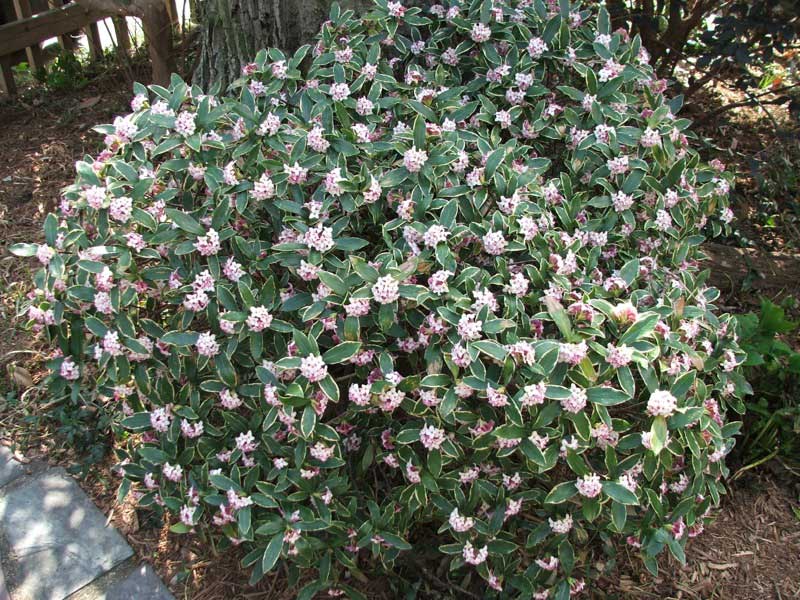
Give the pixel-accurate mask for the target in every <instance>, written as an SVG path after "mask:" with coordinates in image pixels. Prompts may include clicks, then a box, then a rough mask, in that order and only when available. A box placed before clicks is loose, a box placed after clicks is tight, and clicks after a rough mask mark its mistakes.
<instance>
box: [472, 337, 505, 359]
mask: <svg viewBox="0 0 800 600" xmlns="http://www.w3.org/2000/svg"><path fill="white" fill-rule="evenodd" d="M472 346H473V347H474V348H477V349H478V350H480V351H481V352H483V353H484V354H488V355H489V356H491V357H492V358H494V359H496V360H500V361H502V360H505V359H506V355H507V354H508V353H507V352H506V349H505V348H503V347H502V346H501V345H500V344H498V343H497V342H494V341H492V340H478V341H477V342H472Z"/></svg>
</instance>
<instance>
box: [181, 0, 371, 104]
mask: <svg viewBox="0 0 800 600" xmlns="http://www.w3.org/2000/svg"><path fill="white" fill-rule="evenodd" d="M331 4H332V0H197V1H196V2H194V5H193V7H192V10H193V15H194V19H195V21H196V22H197V23H198V24H199V25H200V31H201V33H200V51H199V57H198V61H197V65H196V67H195V69H194V75H193V81H194V83H196V84H198V85H199V86H201V87H202V88H203V89H209V88H210V86H211V85H212V84H218V85H219V86H220V88H219V89H220V90H224V89H225V88H226V87H227V86H228V84H230V83H231V82H232V81H233V80H234V79H236V78H237V77H239V75H240V73H241V69H242V66H243V65H245V64H247V63H249V62H251V61H252V60H253V58H254V57H255V55H256V53H257V52H258V51H259V50H260V49H262V48H269V47H277V48H280V49H281V50H285V51H288V52H294V50H296V49H297V48H298V47H300V46H302V45H303V44H306V43H308V42H310V41H311V40H312V39H313V37H314V35H315V34H316V33H317V32H318V31H319V27H320V25H321V24H322V22H323V21H324V20H325V19H326V18H327V16H328V12H329V10H330V5H331ZM340 4H341V5H342V8H343V9H346V8H356V9H358V8H363V7H365V6H367V5H368V4H369V2H368V0H346V1H344V2H340Z"/></svg>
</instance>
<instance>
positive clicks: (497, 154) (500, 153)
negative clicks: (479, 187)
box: [484, 148, 506, 181]
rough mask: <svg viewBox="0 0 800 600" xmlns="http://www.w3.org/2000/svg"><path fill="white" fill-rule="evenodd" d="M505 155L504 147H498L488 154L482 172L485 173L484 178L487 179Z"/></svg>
mask: <svg viewBox="0 0 800 600" xmlns="http://www.w3.org/2000/svg"><path fill="white" fill-rule="evenodd" d="M505 155H506V149H505V148H498V149H497V150H495V151H494V152H492V153H491V154H490V155H489V158H487V159H486V166H485V170H484V174H485V175H486V180H487V181H489V180H490V179H491V178H492V176H493V175H494V172H495V171H496V170H497V167H499V166H500V163H502V162H503V158H504V157H505Z"/></svg>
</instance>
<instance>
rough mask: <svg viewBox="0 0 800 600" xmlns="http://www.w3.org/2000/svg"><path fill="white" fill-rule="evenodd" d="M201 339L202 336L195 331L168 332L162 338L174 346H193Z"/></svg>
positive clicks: (164, 341) (165, 342)
mask: <svg viewBox="0 0 800 600" xmlns="http://www.w3.org/2000/svg"><path fill="white" fill-rule="evenodd" d="M199 337H200V334H199V333H196V332H194V331H168V332H167V333H165V334H164V335H163V336H161V341H162V342H163V343H164V344H171V345H173V346H192V345H194V344H196V343H197V339H198V338H199Z"/></svg>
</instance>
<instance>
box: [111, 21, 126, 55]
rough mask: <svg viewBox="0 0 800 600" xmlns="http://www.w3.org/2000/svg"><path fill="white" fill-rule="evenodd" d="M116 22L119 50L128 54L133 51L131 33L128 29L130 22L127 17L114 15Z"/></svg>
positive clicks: (115, 28)
mask: <svg viewBox="0 0 800 600" xmlns="http://www.w3.org/2000/svg"><path fill="white" fill-rule="evenodd" d="M111 20H112V21H113V23H114V33H115V34H116V36H117V48H118V50H119V52H121V53H122V54H124V55H126V56H130V53H131V34H130V32H129V31H128V22H127V21H126V20H125V17H112V19H111Z"/></svg>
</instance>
